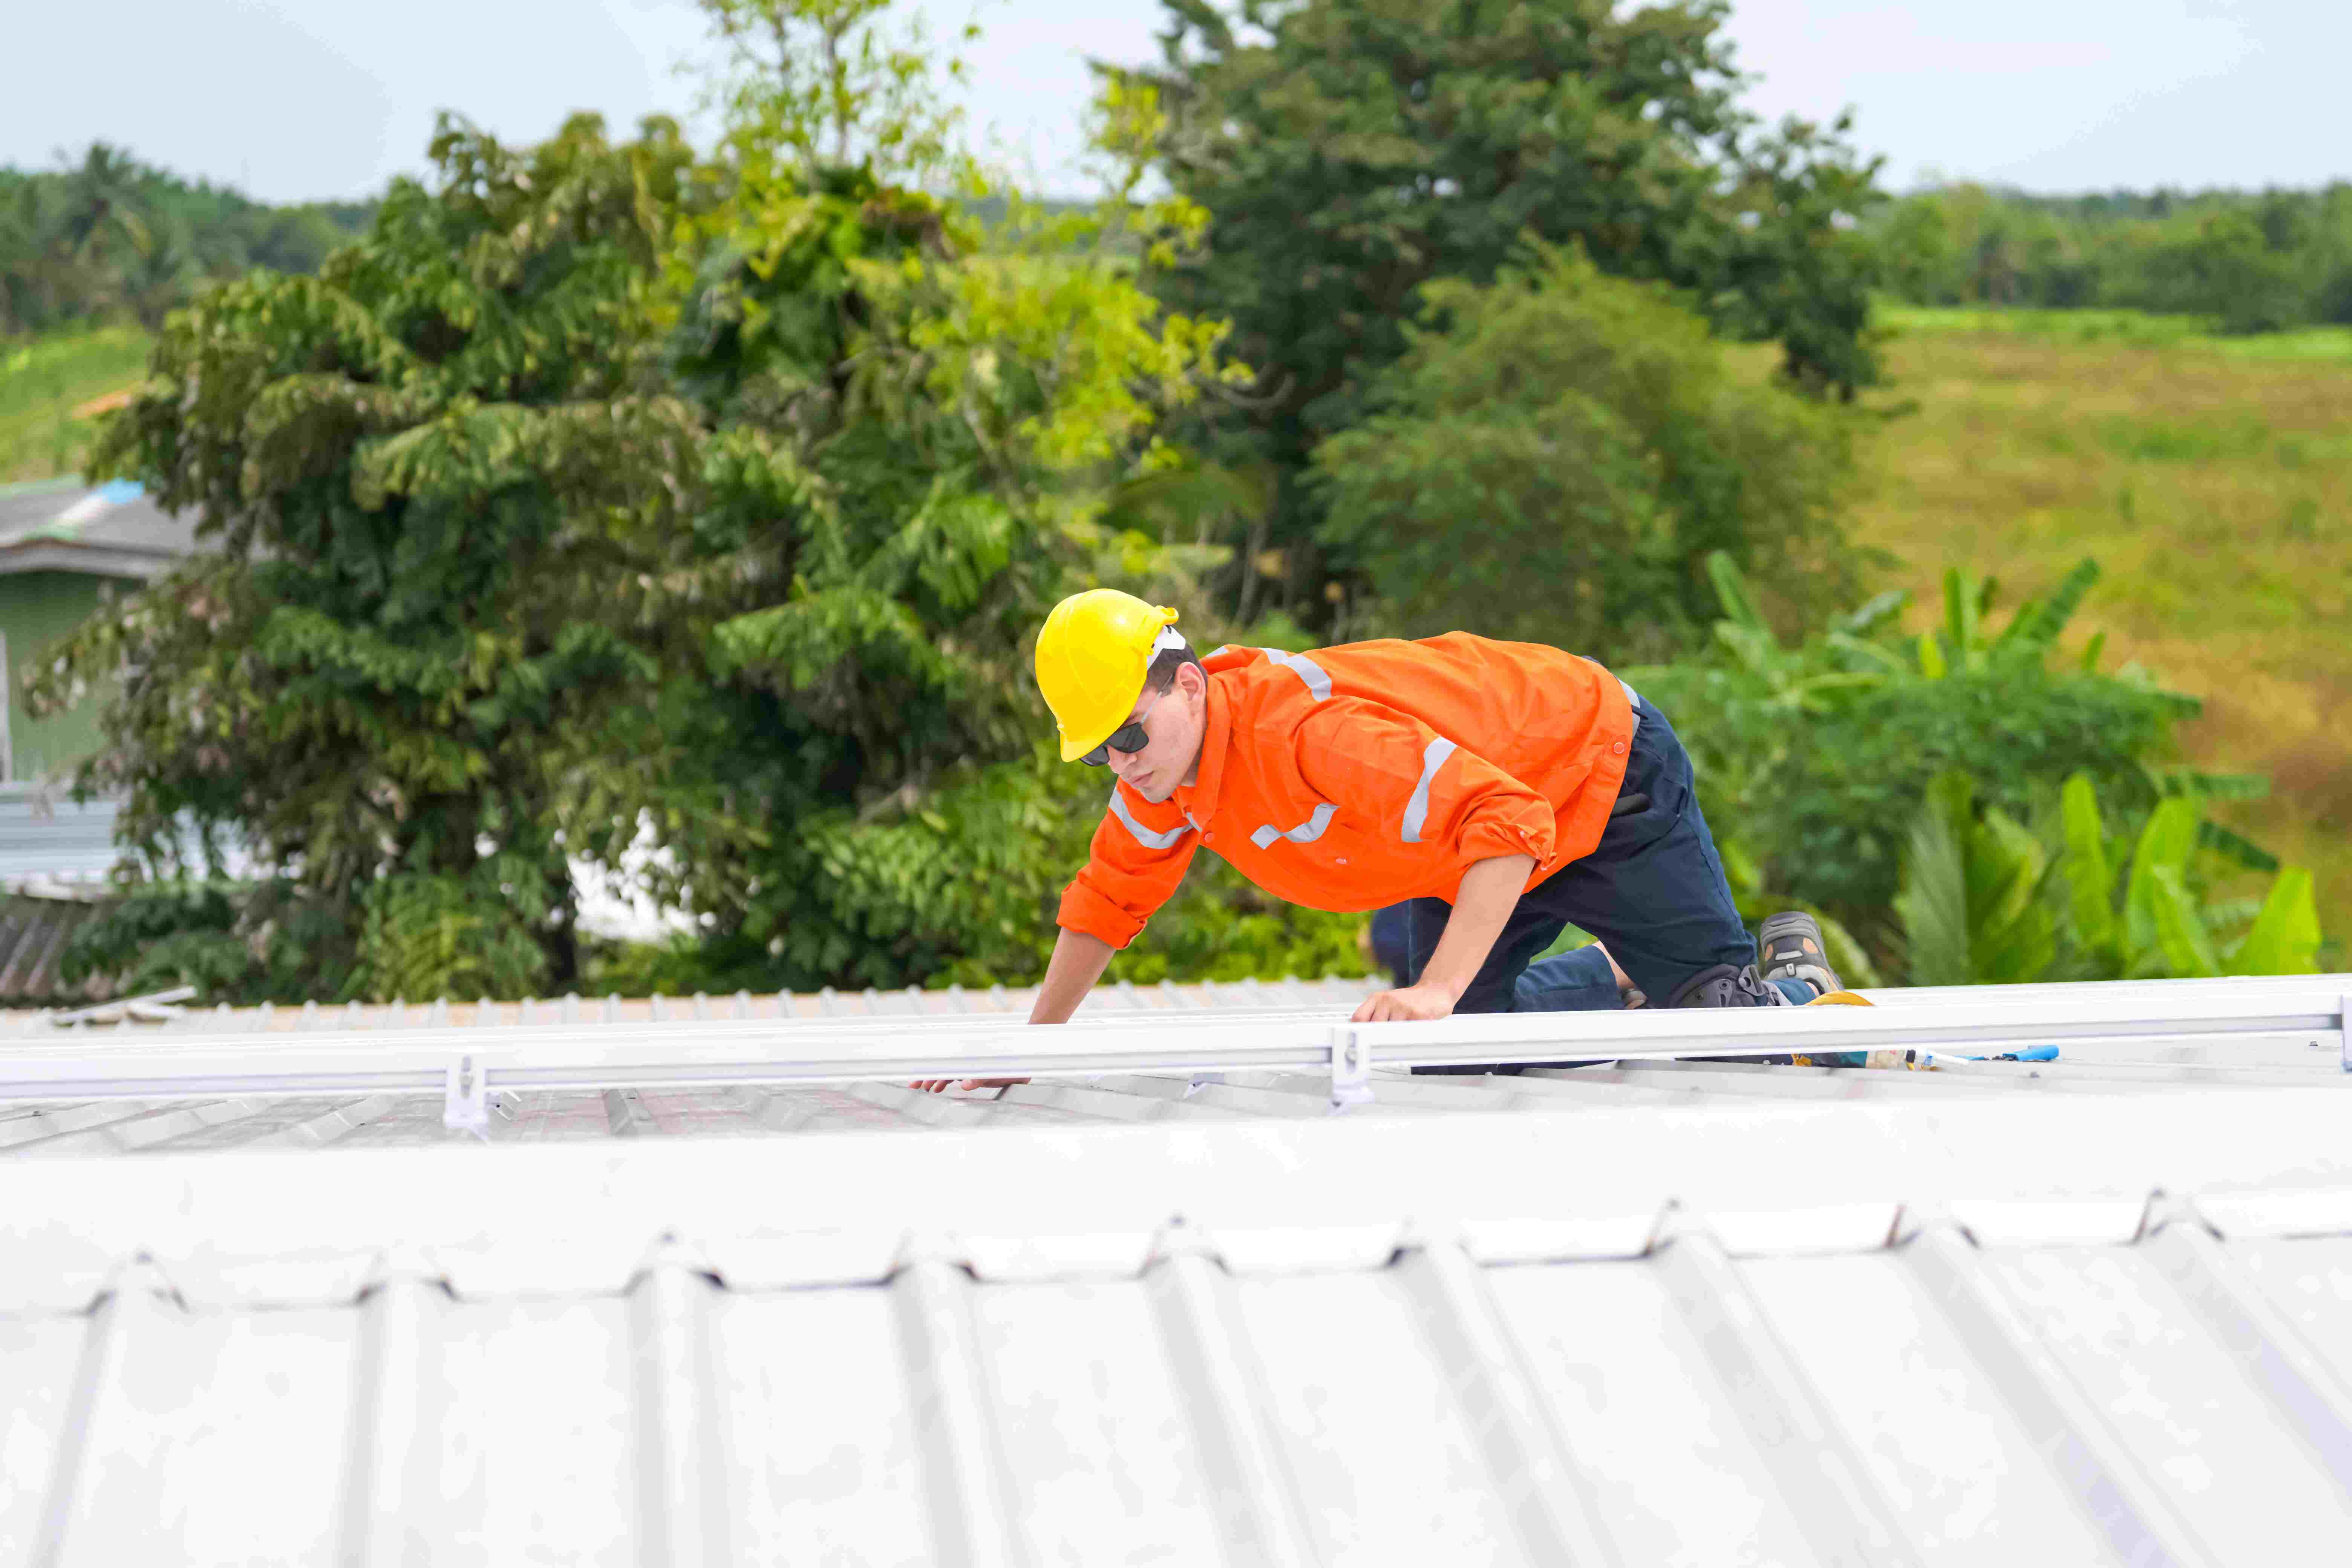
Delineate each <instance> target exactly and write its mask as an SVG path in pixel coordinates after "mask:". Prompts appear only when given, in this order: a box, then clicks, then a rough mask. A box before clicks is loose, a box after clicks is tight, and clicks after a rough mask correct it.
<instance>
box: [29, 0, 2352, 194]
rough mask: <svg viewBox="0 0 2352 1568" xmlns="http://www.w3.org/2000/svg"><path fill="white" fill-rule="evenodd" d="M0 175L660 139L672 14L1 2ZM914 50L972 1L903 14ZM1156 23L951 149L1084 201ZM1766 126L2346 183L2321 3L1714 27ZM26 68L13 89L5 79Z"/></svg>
mask: <svg viewBox="0 0 2352 1568" xmlns="http://www.w3.org/2000/svg"><path fill="white" fill-rule="evenodd" d="M903 3H904V4H906V5H910V6H912V7H913V8H914V9H917V10H919V11H921V12H923V13H924V14H925V15H926V16H928V17H929V19H930V20H931V22H932V24H933V30H934V32H935V34H951V33H953V32H954V31H955V30H957V29H958V28H959V27H960V26H961V24H962V23H963V22H964V20H965V19H966V18H967V17H968V16H971V15H972V6H971V0H903ZM5 4H6V5H7V6H8V8H9V9H10V10H11V11H13V12H15V13H16V15H14V16H9V17H8V18H7V19H6V20H5V23H0V35H5V37H7V39H8V41H9V44H10V46H11V47H10V50H9V59H8V60H7V62H6V65H5V68H0V81H5V88H0V164H13V165H15V166H16V167H18V168H33V167H42V166H47V165H50V164H53V163H55V162H56V161H57V158H58V153H59V152H60V150H72V151H77V152H78V151H79V149H80V148H82V147H84V146H87V145H88V144H89V142H92V141H94V140H98V141H106V142H113V143H115V144H117V145H119V146H122V147H127V148H128V149H130V150H131V152H132V153H134V154H136V155H137V156H138V157H140V158H141V159H142V160H144V161H146V162H148V163H158V164H162V165H163V166H164V167H167V168H170V169H173V170H174V171H175V172H178V173H181V174H188V175H191V176H201V177H205V178H208V179H211V180H213V181H215V182H216V183H222V184H233V185H236V186H237V187H239V188H241V189H243V190H245V191H247V193H249V194H250V195H255V196H257V197H259V198H261V199H263V200H266V201H273V202H277V201H295V200H303V199H310V198H350V197H359V196H363V195H369V194H372V193H373V192H375V191H377V190H380V189H381V188H382V187H383V184H384V182H385V181H387V180H388V179H390V178H391V177H392V176H393V175H394V174H403V173H411V174H413V173H416V172H418V171H419V170H421V169H422V167H423V165H424V150H425V142H426V141H427V140H428V139H429V137H430V135H431V133H432V127H433V118H434V114H435V112H436V110H439V109H443V108H450V109H456V110H460V111H462V112H464V113H465V114H467V116H468V117H469V118H471V119H473V120H474V121H477V122H478V123H480V124H481V125H483V126H485V127H486V128H488V130H490V131H491V132H494V133H496V134H498V135H499V136H500V137H502V138H505V139H509V140H513V141H518V142H527V141H532V140H536V139H538V138H540V137H543V136H545V135H547V134H548V133H549V132H552V131H553V130H554V129H555V127H556V126H557V125H558V124H559V123H561V121H562V119H563V117H564V115H565V114H566V113H567V112H569V111H571V110H575V109H594V110H600V111H601V112H603V113H604V115H605V116H606V118H607V119H608V120H609V121H613V122H614V125H615V126H616V127H626V126H628V125H630V124H632V123H634V121H635V120H636V118H637V117H638V116H640V115H642V114H646V113H648V112H668V113H677V114H679V115H681V116H684V115H686V114H687V113H688V111H689V110H691V109H692V107H693V103H694V98H695V90H694V88H693V87H692V85H691V84H690V83H688V82H687V81H685V80H683V79H680V78H679V76H678V75H677V69H676V68H677V66H678V65H679V64H680V63H681V62H682V61H686V60H688V59H689V58H693V57H694V56H696V55H697V54H698V52H699V51H700V49H701V47H702V38H703V28H702V24H701V20H700V16H699V14H698V11H697V10H696V9H695V7H694V5H693V4H692V3H691V0H403V3H402V4H400V5H355V4H352V3H351V0H112V3H111V4H109V5H43V4H38V3H37V0H5ZM979 17H980V21H981V24H982V27H983V28H984V35H983V37H982V40H981V42H980V43H979V45H978V46H977V47H975V48H974V49H973V50H972V53H971V66H972V77H973V86H972V89H971V92H970V96H969V109H970V112H971V121H972V124H973V126H974V128H975V130H976V131H978V132H980V133H981V135H982V138H983V139H984V141H985V142H986V144H987V145H989V146H990V147H992V149H993V150H994V151H995V152H996V153H998V154H999V155H1000V156H1002V157H1003V158H1005V159H1007V160H1009V161H1010V162H1011V163H1012V164H1013V166H1014V167H1015V168H1016V169H1017V170H1019V171H1021V172H1022V173H1024V174H1025V175H1026V177H1027V183H1028V184H1030V185H1031V188H1033V189H1041V190H1045V191H1047V192H1051V193H1054V194H1060V195H1077V194H1083V193H1084V192H1085V191H1086V190H1087V176H1086V174H1085V173H1084V165H1083V163H1082V162H1081V160H1080V158H1079V157H1078V155H1077V144H1078V119H1079V114H1080V112H1081V110H1082V109H1083V107H1084V105H1085V103H1086V100H1087V95H1088V92H1089V79H1088V75H1087V68H1086V61H1087V58H1090V57H1091V58H1104V59H1110V60H1118V61H1141V60H1145V59H1149V58H1153V57H1154V56H1155V55H1156V52H1157V45H1156V43H1155V41H1154V37H1153V35H1154V33H1155V32H1156V31H1157V29H1158V28H1159V26H1160V6H1159V5H1158V4H1157V0H987V3H984V4H983V5H982V9H981V11H980V13H979ZM1730 32H1731V35H1732V37H1733V38H1734V40H1735V41H1736V42H1737V44H1738V51H1739V58H1740V59H1741V61H1742V63H1743V65H1744V67H1745V68H1746V69H1747V70H1748V72H1749V73H1751V74H1752V75H1754V76H1756V77H1758V78H1759V80H1758V81H1757V82H1756V83H1755V84H1754V86H1753V87H1752V88H1751V89H1750V90H1749V92H1748V105H1749V107H1751V108H1752V109H1754V110H1757V111H1759V112H1760V113H1762V114H1764V115H1766V116H1768V117H1770V118H1775V119H1777V118H1779V117H1780V116H1781V115H1784V114H1797V115H1801V116H1803V117H1805V118H1808V119H1817V120H1820V119H1828V118H1830V117H1831V116H1833V115H1835V114H1836V113H1837V112H1838V111H1839V110H1843V109H1848V108H1851V109H1852V110H1853V111H1854V116H1855V123H1854V135H1855V139H1856V140H1857V142H1859V143H1860V144H1861V146H1862V147H1863V148H1864V150H1865V151H1867V152H1872V153H1881V154H1884V155H1885V158H1886V171H1885V179H1886V183H1887V184H1889V185H1890V186H1891V187H1892V188H1895V189H1898V190H1901V189H1907V188H1910V187H1911V186H1913V185H1915V184H1920V183H1922V182H1925V181H1931V180H1935V179H1976V180H1983V181H1987V182H1991V183H1998V184H2011V185H2017V186H2021V187H2023V188H2025V189H2028V190H2034V191H2045V192H2067V191H2084V190H2112V189H2117V188H2130V189H2147V188H2152V187H2154V186H2157V185H2159V184H2165V185H2171V186H2174V187H2176V188H2178V187H2189V188H2194V187H2199V186H2206V185H2239V186H2260V185H2267V184H2283V185H2312V184H2321V183H2324V182H2326V181H2327V180H2329V179H2335V178H2352V139H2347V138H2346V137H2345V136H2343V135H2342V134H2341V132H2340V121H2341V118H2342V115H2343V110H2342V107H2341V104H2342V91H2343V89H2342V86H2341V80H2340V78H2341V74H2342V68H2343V61H2344V60H2345V59H2346V58H2347V57H2348V56H2352V5H2346V4H2344V0H1907V3H1902V0H1897V3H1887V0H1735V7H1734V10H1733V14H1732V20H1731V23H1730ZM27 67H30V68H27Z"/></svg>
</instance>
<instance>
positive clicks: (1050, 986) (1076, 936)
mask: <svg viewBox="0 0 2352 1568" xmlns="http://www.w3.org/2000/svg"><path fill="white" fill-rule="evenodd" d="M1115 951H1116V950H1115V949H1114V948H1113V947H1112V946H1111V944H1110V943H1108V942H1105V941H1103V939H1102V938H1100V937H1098V936H1088V935H1087V933H1086V932H1084V931H1071V930H1070V929H1069V928H1068V927H1064V928H1063V930H1062V933H1061V935H1059V936H1057V937H1055V939H1054V956H1053V957H1052V958H1051V959H1049V960H1047V961H1046V963H1045V979H1044V980H1043V981H1041V982H1039V984H1038V986H1037V1004H1036V1005H1035V1006H1034V1007H1032V1008H1030V1009H1029V1021H1030V1022H1031V1023H1033V1024H1066V1023H1068V1022H1069V1021H1070V1015H1071V1014H1073V1013H1075V1012H1076V1011H1077V1010H1078V1004H1079V1003H1081V1002H1083V1001H1085V1000H1086V999H1087V992H1089V991H1092V990H1093V989H1094V988H1095V982H1097V981H1098V980H1100V979H1101V978H1102V977H1103V971H1104V970H1106V969H1108V968H1109V967H1110V955H1111V953H1112V952H1115ZM1028 1081H1029V1080H1028V1079H1025V1078H962V1079H956V1078H927V1079H917V1080H916V1081H915V1082H914V1083H912V1084H910V1085H908V1087H909V1088H911V1089H922V1090H923V1091H925V1092H926V1093H929V1094H940V1093H942V1092H944V1091H945V1090H946V1089H949V1088H950V1086H952V1087H954V1088H957V1089H1007V1088H1010V1087H1011V1086H1012V1085H1013V1084H1016V1083H1027V1082H1028Z"/></svg>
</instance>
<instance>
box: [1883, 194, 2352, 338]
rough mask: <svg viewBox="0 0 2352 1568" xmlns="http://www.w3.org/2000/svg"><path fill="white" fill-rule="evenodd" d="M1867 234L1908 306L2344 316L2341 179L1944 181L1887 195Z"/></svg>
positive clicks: (2246, 321)
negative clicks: (2083, 188) (2096, 183)
mask: <svg viewBox="0 0 2352 1568" xmlns="http://www.w3.org/2000/svg"><path fill="white" fill-rule="evenodd" d="M1867 233H1868V234H1869V237H1870V238H1871V240H1872V242H1873V243H1874V245H1875V247H1877V249H1878V251H1879V254H1880V256H1881V258H1882V259H1883V261H1884V265H1885V278H1886V282H1887V286H1888V287H1889V288H1890V289H1893V291H1894V292H1895V294H1896V296H1897V297H1898V298H1901V299H1903V300H1908V301H1910V302H1911V303H1914V304H1920V305H2029V306H2041V307H2045V308H2080V307H2085V306H2110V307H2122V308H2126V309H2132V310H2157V311H2164V312H2170V313H2178V314H2183V315H2191V316H2203V317H2207V318H2210V319H2211V320H2212V321H2214V322H2215V323H2216V324H2218V325H2219V326H2220V327H2221V329H2222V330H2224V331H2235V332H2261V331H2276V330H2278V329H2280V328H2284V327H2292V326H2297V325H2301V324H2304V323H2306V322H2314V321H2333V322H2338V323H2352V184H2347V183H2344V182H2340V181H2339V182H2337V183H2336V184H2331V185H2329V186H2327V187H2326V188H2325V189H2323V190H2317V191H2280V190H2271V191H2260V192H2253V191H2206V192H2200V193H2196V194H2193V195H2191V194H2187V193H2177V192H2171V191H2156V192H2152V193H2149V194H2147V195H2131V194H2129V193H2116V194H2113V195H2084V196H2038V195H2027V194H2025V193H2023V192H2018V191H2008V190H1993V189H1987V188H1986V187H1984V186H1981V185H1974V184H1953V185H1945V186H1939V187H1937V188H1935V189H1931V190H1926V191H1919V192H1916V193H1914V194H1912V195H1907V196H1905V197H1903V198H1902V199H1900V200H1899V201H1895V202H1893V203H1891V204H1888V205H1886V206H1885V207H1884V208H1882V209H1880V210H1879V211H1878V212H1877V213H1875V214H1874V216H1873V217H1872V219H1871V220H1870V223H1869V226H1868V229H1867Z"/></svg>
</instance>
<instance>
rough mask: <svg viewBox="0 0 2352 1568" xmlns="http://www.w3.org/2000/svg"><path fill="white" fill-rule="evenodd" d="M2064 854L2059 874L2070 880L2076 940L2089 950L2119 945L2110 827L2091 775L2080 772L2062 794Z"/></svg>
mask: <svg viewBox="0 0 2352 1568" xmlns="http://www.w3.org/2000/svg"><path fill="white" fill-rule="evenodd" d="M2059 803H2060V814H2061V822H2062V826H2063V837H2064V843H2065V850H2064V853H2063V856H2062V857H2061V858H2060V860H2059V874H2060V875H2061V876H2063V877H2064V878H2065V879H2066V909H2067V914H2068V917H2069V919H2070V921H2071V922H2072V926H2073V932H2074V942H2075V943H2076V945H2077V946H2079V947H2081V948H2083V949H2084V951H2085V952H2100V953H2104V952H2112V951H2113V949H2114V947H2115V941H2116V917H2115V909H2114V906H2113V905H2112V904H2111V903H2110V902H2109V901H2108V900H2110V899H2112V898H2113V897H2114V890H2115V879H2114V876H2113V874H2112V873H2111V872H2110V871H2109V869H2108V867H2107V850H2106V842H2107V837H2106V829H2105V825H2104V824H2103V823H2102V822H2101V821H2100V818H2099V797H2098V792H2097V791H2096V789H2095V788H2094V787H2093V785H2092V784H2091V780H2090V776H2089V775H2088V774H2086V773H2075V774H2074V775H2072V776H2071V777H2069V778H2068V779H2067V780H2066V784H2065V787H2064V788H2063V790H2062V791H2061V792H2060V795H2059Z"/></svg>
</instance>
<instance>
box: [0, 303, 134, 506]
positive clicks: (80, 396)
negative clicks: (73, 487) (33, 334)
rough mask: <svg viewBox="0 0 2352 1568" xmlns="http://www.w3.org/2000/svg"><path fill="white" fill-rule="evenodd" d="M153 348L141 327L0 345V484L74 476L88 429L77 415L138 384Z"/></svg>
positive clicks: (87, 439) (117, 328) (106, 329)
mask: <svg viewBox="0 0 2352 1568" xmlns="http://www.w3.org/2000/svg"><path fill="white" fill-rule="evenodd" d="M147 343H148V338H147V334H146V333H145V332H142V331H140V330H139V329H138V328H136V327H102V328H100V329H98V330H97V331H85V332H73V333H60V334H57V335H54V336H50V337H45V338H40V339H37V340H34V341H32V342H25V341H23V340H16V341H9V340H5V339H0V484H9V483H12V482H14V481H16V480H17V479H48V478H51V477H52V476H54V475H58V474H69V473H72V472H74V471H75V469H76V468H78V467H79V464H80V462H81V457H82V452H83V449H84V448H85V447H87V446H88V444H89V435H90V423H89V420H87V419H77V418H75V417H74V416H73V411H74V410H75V409H76V408H79V407H80V406H81V405H84V404H86V403H89V401H91V400H92V399H93V398H97V397H100V396H102V395H105V394H107V393H110V392H113V391H116V390H118V389H120V388H121V387H125V386H129V385H131V384H132V383H134V382H136V381H137V380H138V379H139V373H140V372H141V371H142V369H144V368H145V366H146V363H147Z"/></svg>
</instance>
